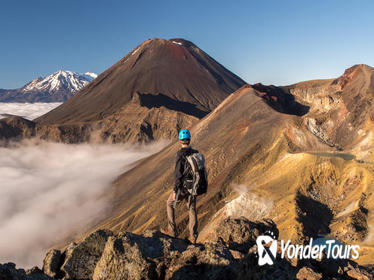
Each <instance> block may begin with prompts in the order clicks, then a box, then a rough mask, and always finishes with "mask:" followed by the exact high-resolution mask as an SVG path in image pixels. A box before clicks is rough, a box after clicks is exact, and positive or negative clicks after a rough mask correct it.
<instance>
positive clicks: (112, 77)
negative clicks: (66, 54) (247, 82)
mask: <svg viewBox="0 0 374 280" xmlns="http://www.w3.org/2000/svg"><path fill="white" fill-rule="evenodd" d="M243 84H244V82H243V80H241V79H240V78H239V77H237V76H236V75H234V74H233V73H231V72H230V71H228V70H227V69H225V68H224V67H223V66H222V65H220V64H219V63H217V62H216V61H215V60H214V59H212V58H211V57H210V56H209V55H207V54H206V53H205V52H203V51H202V50H201V49H199V48H198V47H197V46H195V45H194V44H193V43H191V42H189V41H186V40H183V39H171V40H164V39H153V40H147V41H145V42H144V43H142V44H141V45H140V46H138V47H137V48H135V49H134V50H133V51H132V52H130V53H129V54H128V55H126V56H125V57H124V58H122V59H121V60H120V61H118V62H117V63H116V64H114V65H113V66H112V67H110V68H109V69H108V70H106V71H105V72H103V73H102V74H101V75H99V76H98V77H97V79H95V81H94V82H93V83H91V84H90V85H89V86H87V87H86V88H84V89H83V90H82V91H81V92H79V93H78V94H76V96H74V97H73V98H71V99H69V100H68V101H67V102H65V103H64V104H62V105H61V106H59V107H57V108H56V109H54V110H52V111H51V112H48V113H47V114H45V115H43V116H41V117H39V118H38V119H36V122H37V124H38V125H52V126H56V125H57V126H66V125H68V126H73V127H75V128H76V127H79V126H81V125H82V124H84V125H86V126H89V128H90V130H100V133H101V136H102V137H103V138H105V137H106V138H108V134H109V135H110V138H111V139H110V140H112V141H113V142H115V141H114V140H113V138H115V139H118V138H119V137H121V136H120V135H117V134H115V135H112V134H111V133H112V130H111V129H114V127H115V129H117V130H122V131H123V130H125V131H128V133H129V134H131V135H133V134H144V137H141V136H140V138H142V140H143V141H147V140H153V139H157V137H155V136H156V135H162V136H163V137H165V136H168V135H169V134H170V133H173V136H175V135H176V132H177V130H178V129H179V127H180V126H181V125H186V123H185V122H187V123H192V122H193V119H200V118H202V117H203V116H205V115H206V114H207V113H209V112H210V111H211V110H212V109H214V108H215V107H216V106H217V105H218V104H219V103H220V102H221V101H222V100H223V99H224V98H225V97H227V96H228V94H230V93H231V92H233V91H235V90H236V89H237V88H238V87H240V86H242V85H243ZM134 99H135V100H137V102H136V106H138V105H140V106H141V107H142V108H144V109H145V108H147V109H149V113H148V114H147V115H151V114H152V110H153V109H154V108H156V109H157V108H166V109H168V110H170V111H172V112H181V113H183V114H178V115H179V118H182V119H186V121H185V122H179V123H178V125H177V126H175V121H173V122H171V123H169V122H166V123H164V122H161V120H158V121H156V120H155V119H156V117H154V116H153V117H151V118H153V119H154V122H150V123H149V122H148V121H147V120H146V119H147V118H146V117H142V120H143V123H144V126H146V129H145V130H139V126H133V125H132V121H131V120H128V121H127V117H129V116H130V115H131V116H130V119H136V120H137V121H139V120H140V118H139V115H138V114H134V113H137V111H138V110H137V109H135V107H136V106H135V107H134V106H131V104H133V103H134V102H132V101H134ZM142 111H144V110H143V109H142ZM131 112H132V113H131ZM125 115H126V118H125V117H124V116H125ZM109 119H111V120H113V121H114V123H108V120H109ZM103 125H104V127H105V128H108V129H105V131H102V127H103ZM171 125H173V126H172V127H171ZM109 127H110V128H109ZM165 127H167V129H165ZM124 128H125V129H124ZM159 128H162V129H163V130H167V131H168V132H167V133H166V135H165V134H164V133H160V132H158V130H159ZM115 129H114V130H115ZM144 131H146V132H144ZM131 135H130V136H129V135H128V134H127V133H126V135H125V136H123V138H126V139H128V138H132V136H131Z"/></svg>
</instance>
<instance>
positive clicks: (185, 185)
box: [165, 129, 208, 244]
mask: <svg viewBox="0 0 374 280" xmlns="http://www.w3.org/2000/svg"><path fill="white" fill-rule="evenodd" d="M179 142H180V144H181V145H182V148H181V149H180V150H179V151H178V152H177V158H176V163H175V170H174V177H175V183H174V188H173V192H172V193H171V194H170V195H169V198H168V199H167V202H166V208H167V216H168V227H167V229H166V230H165V232H166V233H167V234H169V235H171V236H173V237H177V235H178V233H177V228H176V224H175V207H176V205H177V203H179V202H181V201H182V200H186V201H187V208H188V210H189V231H190V237H189V240H190V241H191V242H192V243H194V244H195V243H196V240H197V236H198V232H197V212H196V197H197V196H198V195H200V194H203V193H206V191H207V187H208V181H207V176H206V171H205V166H204V165H205V160H204V156H203V155H202V154H200V153H199V152H198V151H197V150H194V149H192V148H191V146H190V142H191V133H190V131H189V130H188V129H182V130H181V131H180V132H179Z"/></svg>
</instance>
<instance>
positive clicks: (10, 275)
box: [0, 263, 53, 280]
mask: <svg viewBox="0 0 374 280" xmlns="http://www.w3.org/2000/svg"><path fill="white" fill-rule="evenodd" d="M0 280H53V278H51V277H49V276H48V275H45V274H44V273H43V272H42V271H41V270H40V268H38V267H33V268H31V269H29V270H27V271H25V270H24V269H17V268H16V265H15V264H14V263H6V264H0Z"/></svg>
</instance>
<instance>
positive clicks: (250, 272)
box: [0, 217, 373, 280]
mask: <svg viewBox="0 0 374 280" xmlns="http://www.w3.org/2000/svg"><path fill="white" fill-rule="evenodd" d="M219 228H220V229H219V231H217V232H216V234H215V236H214V238H213V239H212V240H210V241H207V242H204V243H200V244H191V243H190V242H188V241H186V240H184V239H178V238H171V237H170V236H168V235H165V234H163V233H161V232H159V231H155V230H146V231H145V232H144V233H143V234H134V233H130V232H125V231H123V232H119V233H118V234H114V233H113V232H111V231H109V230H98V231H96V232H93V233H92V234H90V235H89V236H87V237H86V238H84V239H83V240H82V241H81V242H79V243H72V244H70V245H69V246H68V247H67V248H66V249H65V250H64V251H62V252H61V251H59V250H56V249H51V250H50V251H49V252H48V253H47V255H46V257H45V259H44V262H43V269H42V270H40V269H39V268H37V267H34V268H33V269H31V270H27V271H24V270H22V269H16V268H15V265H14V264H11V263H8V264H3V265H0V279H1V280H3V279H30V280H34V279H35V280H37V279H76V280H84V279H94V280H99V279H113V280H114V279H134V280H135V279H139V280H140V279H181V280H182V279H186V280H187V279H299V280H301V279H309V280H314V279H368V280H369V279H373V274H372V273H373V271H372V268H365V267H362V266H359V265H357V264H356V263H355V262H353V261H343V260H330V259H326V258H322V259H320V260H301V261H300V260H296V259H282V258H280V257H279V250H280V249H279V248H278V256H277V259H276V261H275V263H274V265H265V266H261V267H260V266H258V264H257V262H258V256H257V245H256V238H257V237H258V236H259V235H262V234H266V233H267V232H273V233H274V236H275V237H277V227H276V225H275V224H274V222H272V221H271V220H262V221H249V220H247V219H245V218H231V217H229V218H227V219H225V220H224V221H222V223H221V225H220V227H219ZM278 247H279V246H278Z"/></svg>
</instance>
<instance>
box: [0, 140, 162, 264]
mask: <svg viewBox="0 0 374 280" xmlns="http://www.w3.org/2000/svg"><path fill="white" fill-rule="evenodd" d="M165 144H166V143H165V142H159V143H154V144H150V145H146V146H130V145H126V144H116V145H109V144H108V145H104V144H101V145H92V144H79V145H68V144H60V143H47V142H42V143H37V142H35V141H30V140H28V141H24V142H22V143H21V144H12V146H11V147H7V148H5V147H0V178H1V179H0V180H1V181H0V225H1V226H0V263H4V262H9V261H11V262H14V263H16V264H17V266H18V267H24V268H28V267H31V266H34V265H38V266H41V265H42V259H43V257H44V255H45V253H46V250H47V249H48V248H49V247H50V246H52V245H53V244H56V242H59V241H61V239H62V238H63V237H64V236H65V235H66V234H67V233H71V232H74V231H77V230H80V229H83V228H84V227H85V226H87V225H88V224H90V223H93V222H95V221H97V220H98V219H99V218H100V217H101V216H102V215H103V214H104V213H105V211H106V210H107V209H108V207H109V206H110V194H111V184H110V183H111V182H112V181H113V180H114V179H115V178H116V176H118V175H119V174H121V173H122V172H124V171H125V170H128V169H129V168H130V167H131V166H132V164H134V162H135V161H137V160H139V159H140V158H143V157H145V156H148V155H150V154H152V153H154V152H157V151H159V150H160V149H161V148H162V147H163V146H165Z"/></svg>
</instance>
